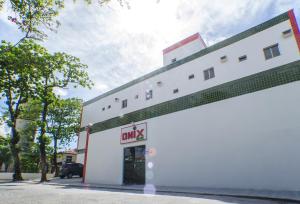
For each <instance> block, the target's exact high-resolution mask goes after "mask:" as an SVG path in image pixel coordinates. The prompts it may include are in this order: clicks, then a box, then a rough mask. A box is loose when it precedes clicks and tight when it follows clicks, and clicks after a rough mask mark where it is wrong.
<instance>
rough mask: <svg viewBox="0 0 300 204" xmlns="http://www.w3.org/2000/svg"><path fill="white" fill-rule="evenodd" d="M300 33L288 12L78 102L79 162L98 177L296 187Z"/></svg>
mask: <svg viewBox="0 0 300 204" xmlns="http://www.w3.org/2000/svg"><path fill="white" fill-rule="evenodd" d="M299 54H300V34H299V29H298V26H297V23H296V19H295V16H294V13H293V11H292V10H291V11H288V12H286V13H283V14H281V15H279V16H277V17H275V18H273V19H270V20H269V21H267V22H264V23H262V24H260V25H258V26H255V27H253V28H250V29H248V30H246V31H244V32H242V33H240V34H237V35H235V36H233V37H231V38H228V39H226V40H224V41H222V42H219V43H217V44H214V45H212V46H210V47H206V45H205V43H204V42H203V40H202V38H201V36H200V35H199V34H195V35H193V36H191V37H189V38H187V39H185V40H183V41H181V42H179V43H176V44H175V45H172V46H171V47H169V48H166V49H165V50H164V67H162V68H160V69H158V70H155V71H153V72H151V73H149V74H147V75H145V76H142V77H140V78H138V79H135V80H133V81H131V82H129V83H127V84H125V85H123V86H121V87H118V88H116V89H114V90H112V91H109V92H107V93H105V94H103V95H100V96H98V97H96V98H94V99H92V100H90V101H87V102H85V103H84V106H83V112H82V121H81V127H82V128H81V132H80V134H79V137H78V155H77V162H80V163H83V164H85V170H84V172H85V173H84V181H85V182H87V183H101V184H116V185H121V184H152V185H159V186H184V187H210V188H239V189H249V188H251V189H272V190H300V157H299V155H300V148H299V147H300V123H299V121H300V109H299V102H300V81H299V80H300V55H299Z"/></svg>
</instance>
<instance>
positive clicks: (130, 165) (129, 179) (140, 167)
mask: <svg viewBox="0 0 300 204" xmlns="http://www.w3.org/2000/svg"><path fill="white" fill-rule="evenodd" d="M123 175H124V176H123V183H124V184H145V145H143V146H137V147H127V148H125V149H124V173H123Z"/></svg>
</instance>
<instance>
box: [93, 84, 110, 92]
mask: <svg viewBox="0 0 300 204" xmlns="http://www.w3.org/2000/svg"><path fill="white" fill-rule="evenodd" d="M94 88H95V89H96V90H97V91H99V92H105V91H108V89H109V87H108V86H107V85H106V84H102V83H99V82H95V83H94Z"/></svg>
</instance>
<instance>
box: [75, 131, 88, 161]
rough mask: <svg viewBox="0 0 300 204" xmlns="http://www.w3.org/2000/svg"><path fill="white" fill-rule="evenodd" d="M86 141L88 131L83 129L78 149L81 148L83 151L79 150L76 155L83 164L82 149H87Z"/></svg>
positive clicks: (78, 141)
mask: <svg viewBox="0 0 300 204" xmlns="http://www.w3.org/2000/svg"><path fill="white" fill-rule="evenodd" d="M85 143H86V131H83V132H80V133H79V137H78V140H77V150H81V152H79V153H78V154H77V157H76V162H77V163H81V164H83V163H84V153H83V152H82V150H84V149H85Z"/></svg>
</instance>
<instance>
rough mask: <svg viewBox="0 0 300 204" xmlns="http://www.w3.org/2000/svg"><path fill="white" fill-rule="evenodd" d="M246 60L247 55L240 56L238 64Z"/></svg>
mask: <svg viewBox="0 0 300 204" xmlns="http://www.w3.org/2000/svg"><path fill="white" fill-rule="evenodd" d="M247 59H248V56H247V55H242V56H240V57H239V62H244V61H246V60H247Z"/></svg>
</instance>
